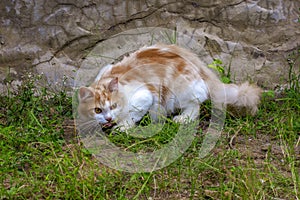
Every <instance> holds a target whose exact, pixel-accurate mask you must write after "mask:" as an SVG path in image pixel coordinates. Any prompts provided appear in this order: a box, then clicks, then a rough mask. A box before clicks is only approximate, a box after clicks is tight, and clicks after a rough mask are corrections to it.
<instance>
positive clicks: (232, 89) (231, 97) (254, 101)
mask: <svg viewBox="0 0 300 200" xmlns="http://www.w3.org/2000/svg"><path fill="white" fill-rule="evenodd" d="M261 93H262V89H261V88H259V87H257V86H255V85H250V84H249V83H248V82H246V83H243V84H241V85H236V84H223V83H222V84H221V87H220V85H219V87H218V88H216V86H215V87H214V88H211V89H210V94H211V99H212V100H213V101H214V102H216V103H222V104H226V105H228V106H230V107H233V108H234V109H237V110H242V109H245V108H246V111H247V112H250V114H252V115H254V114H255V113H256V112H257V110H258V109H257V105H258V104H259V102H260V97H261Z"/></svg>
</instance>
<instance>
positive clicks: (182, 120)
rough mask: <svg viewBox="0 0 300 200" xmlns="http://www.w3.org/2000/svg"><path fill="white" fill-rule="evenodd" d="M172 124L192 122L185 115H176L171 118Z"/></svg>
mask: <svg viewBox="0 0 300 200" xmlns="http://www.w3.org/2000/svg"><path fill="white" fill-rule="evenodd" d="M173 121H174V122H177V123H180V124H188V123H190V122H191V121H192V120H191V118H189V117H188V116H186V115H177V116H175V117H174V118H173Z"/></svg>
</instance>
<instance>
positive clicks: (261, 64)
mask: <svg viewBox="0 0 300 200" xmlns="http://www.w3.org/2000/svg"><path fill="white" fill-rule="evenodd" d="M299 8H300V1H299V0H289V1H286V0H222V1H221V0H216V1H210V0H202V1H183V0H181V1H173V0H163V1H158V0H140V1H130V0H129V1H112V0H88V1H79V0H14V1H1V2H0V85H1V86H0V91H2V92H3V91H4V90H5V87H4V85H5V83H6V82H7V77H8V76H10V77H14V79H16V80H17V79H20V78H21V76H22V74H24V73H25V72H26V71H33V72H35V73H44V74H45V75H46V77H47V79H48V82H49V83H52V84H56V85H59V84H62V82H63V80H64V79H65V78H64V77H68V78H69V79H68V81H67V82H66V83H67V84H68V85H69V86H72V85H73V84H74V77H76V74H78V72H80V69H82V68H86V67H87V68H89V66H88V63H89V62H94V61H91V60H90V59H89V58H91V52H93V51H94V48H95V47H99V46H100V47H103V44H106V46H107V45H108V47H107V51H109V50H110V49H113V50H114V51H115V50H116V49H117V48H119V49H122V48H123V47H125V48H126V50H134V49H136V48H138V47H140V46H143V45H148V44H150V43H151V42H154V41H156V40H154V41H151V38H150V40H149V35H145V36H140V37H138V39H133V40H128V41H130V42H128V41H127V42H126V41H124V40H123V39H122V40H118V39H115V40H113V42H115V43H116V44H112V43H105V42H106V41H107V40H108V39H109V38H111V37H112V36H114V35H115V34H119V33H122V32H124V31H127V30H135V29H137V28H145V27H163V28H169V29H170V30H176V31H177V32H178V35H177V36H182V37H184V39H182V40H180V38H179V39H178V38H177V40H176V41H177V42H178V41H179V42H180V43H181V44H182V45H183V46H186V47H188V48H191V49H192V50H193V51H194V52H196V53H197V54H198V55H199V57H201V59H203V60H204V61H205V62H206V63H211V62H212V60H213V58H218V59H221V60H222V61H223V63H224V65H225V66H226V67H227V68H229V67H230V70H231V74H232V78H233V79H235V80H236V81H237V82H239V81H242V80H246V79H250V80H252V81H255V82H258V84H259V85H260V86H263V87H266V88H275V87H276V86H277V85H279V84H285V83H286V82H287V79H288V71H289V67H288V64H287V62H286V58H287V56H288V54H290V53H291V52H293V51H295V50H297V49H299V48H300V28H299V27H300V23H299V22H298V20H299V15H300V13H299ZM138 33H139V31H134V32H132V34H133V35H137V34H138ZM114 37H115V36H114ZM118 37H119V36H117V38H118ZM153 37H155V36H153ZM167 37H168V36H167ZM169 39H170V38H169ZM143 40H145V42H144V43H145V44H143ZM157 41H160V39H158V40H157ZM191 41H192V42H191ZM167 42H168V41H167ZM169 42H171V40H169ZM173 42H174V41H173ZM111 45H112V46H113V47H111ZM130 46H131V47H130ZM128 48H129V49H128ZM122 52H124V49H123V50H122ZM116 55H117V54H116ZM92 57H93V58H95V56H92ZM95 59H96V58H95ZM113 60H114V59H111V60H108V62H109V61H113ZM96 61H97V59H96ZM101 62H102V61H101ZM98 65H99V67H101V65H100V64H99V63H98ZM90 67H91V66H90ZM78 70H79V71H78ZM76 72H77V73H76ZM86 72H87V71H86ZM91 73H92V74H91V75H90V77H91V78H92V77H94V76H95V72H94V71H93V72H91ZM9 74H11V75H9ZM75 80H76V79H75ZM87 82H88V81H87Z"/></svg>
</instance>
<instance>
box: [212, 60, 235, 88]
mask: <svg viewBox="0 0 300 200" xmlns="http://www.w3.org/2000/svg"><path fill="white" fill-rule="evenodd" d="M208 67H209V68H211V69H214V70H216V71H217V72H218V73H219V74H220V76H221V81H222V82H223V83H231V79H230V68H229V70H228V71H227V73H225V66H224V65H223V62H222V60H220V59H217V58H214V60H213V62H212V63H211V64H209V65H208Z"/></svg>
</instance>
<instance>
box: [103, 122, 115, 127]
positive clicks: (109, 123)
mask: <svg viewBox="0 0 300 200" xmlns="http://www.w3.org/2000/svg"><path fill="white" fill-rule="evenodd" d="M114 125H116V123H115V122H107V123H105V124H103V125H102V126H103V128H111V127H113V126H114Z"/></svg>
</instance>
